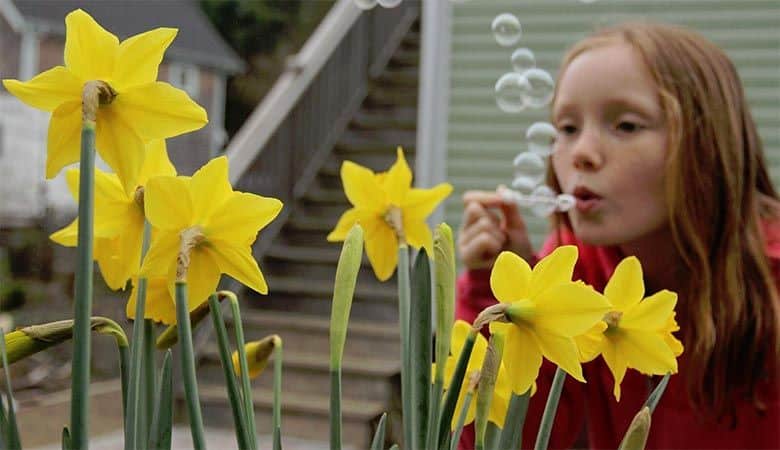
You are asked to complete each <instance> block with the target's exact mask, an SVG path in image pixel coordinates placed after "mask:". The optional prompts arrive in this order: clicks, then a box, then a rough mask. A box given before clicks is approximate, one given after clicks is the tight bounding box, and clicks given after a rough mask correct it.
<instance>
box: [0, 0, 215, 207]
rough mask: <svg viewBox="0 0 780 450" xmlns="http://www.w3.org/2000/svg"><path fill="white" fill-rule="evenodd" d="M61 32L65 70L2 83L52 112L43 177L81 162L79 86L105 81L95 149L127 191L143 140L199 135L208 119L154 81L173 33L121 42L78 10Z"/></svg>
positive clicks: (183, 96) (135, 173) (161, 31)
mask: <svg viewBox="0 0 780 450" xmlns="http://www.w3.org/2000/svg"><path fill="white" fill-rule="evenodd" d="M65 30H66V36H65V58H64V59H65V66H57V67H54V68H53V69H50V70H47V71H46V72H43V73H41V74H39V75H37V76H35V77H34V78H32V79H31V80H29V81H27V82H21V81H18V80H3V85H4V86H5V88H6V89H7V90H8V91H9V92H10V93H11V94H13V95H15V96H16V97H17V98H19V99H20V100H21V101H23V102H24V103H26V104H28V105H30V106H32V107H34V108H38V109H42V110H44V111H49V112H51V113H52V116H51V122H50V124H49V137H48V155H47V159H46V177H47V178H52V177H54V176H55V175H57V173H58V172H59V171H60V169H62V168H63V167H65V166H66V165H68V164H71V163H73V162H76V161H78V159H79V152H80V148H81V128H82V92H83V90H84V85H85V84H86V83H88V82H92V81H100V82H102V83H105V84H107V85H108V90H109V91H110V92H111V95H108V96H105V97H104V98H102V99H101V105H100V108H99V109H98V112H97V121H96V123H97V129H96V147H97V151H98V153H99V154H100V156H101V157H102V158H103V160H104V161H106V163H108V165H109V166H110V167H111V168H112V169H113V170H114V171H115V172H116V173H117V175H119V179H120V181H121V182H122V186H123V188H124V190H125V192H126V193H127V194H131V193H132V191H133V188H134V185H133V183H134V182H135V180H136V179H137V178H138V172H139V171H140V170H141V165H142V164H143V160H144V144H145V142H147V141H150V140H153V139H165V138H169V137H173V136H177V135H179V134H182V133H186V132H189V131H193V130H197V129H199V128H201V127H203V126H204V125H205V124H206V123H207V122H208V120H207V118H206V111H205V110H204V109H203V108H201V107H200V106H198V105H197V104H196V103H195V102H193V101H192V100H191V99H190V98H189V97H188V96H187V94H186V93H185V92H184V91H182V90H180V89H176V88H174V87H172V86H170V85H169V84H167V83H162V82H157V81H156V80H157V70H158V66H159V65H160V62H161V61H162V58H163V54H164V53H165V50H166V49H167V48H168V46H169V45H170V44H171V42H172V41H173V39H174V38H175V37H176V33H177V30H176V29H173V28H158V29H155V30H152V31H148V32H146V33H142V34H138V35H135V36H133V37H130V38H129V39H126V40H124V41H122V42H121V43H120V42H119V40H118V39H117V37H116V36H114V35H113V34H111V33H109V32H108V31H106V30H105V29H104V28H103V27H101V26H100V25H99V24H98V23H97V22H95V20H94V19H93V18H92V17H90V15H89V14H87V13H86V12H84V11H82V10H80V9H79V10H76V11H73V12H71V13H70V14H68V15H67V16H66V18H65Z"/></svg>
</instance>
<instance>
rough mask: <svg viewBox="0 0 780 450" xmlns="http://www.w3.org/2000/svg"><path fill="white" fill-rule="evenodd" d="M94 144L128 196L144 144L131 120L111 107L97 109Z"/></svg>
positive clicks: (137, 174)
mask: <svg viewBox="0 0 780 450" xmlns="http://www.w3.org/2000/svg"><path fill="white" fill-rule="evenodd" d="M95 144H96V147H97V151H98V153H99V154H100V157H101V158H103V160H104V161H105V162H106V164H108V166H109V167H111V168H112V169H114V172H116V174H117V176H119V179H120V180H121V181H122V186H123V187H124V189H125V192H126V193H127V194H128V195H131V194H133V193H134V191H135V188H136V186H138V178H139V174H140V173H141V166H143V163H144V157H145V156H146V146H145V145H144V143H143V141H142V140H141V138H140V137H139V136H138V134H136V132H135V130H134V128H133V125H132V124H131V122H128V121H126V120H125V118H124V117H123V116H121V115H119V114H117V111H116V109H115V108H114V107H113V105H112V106H109V107H106V108H100V109H99V110H98V120H97V130H96V132H95Z"/></svg>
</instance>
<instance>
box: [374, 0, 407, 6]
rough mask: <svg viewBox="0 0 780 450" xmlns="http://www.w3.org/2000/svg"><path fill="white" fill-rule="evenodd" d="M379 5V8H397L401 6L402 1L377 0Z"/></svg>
mask: <svg viewBox="0 0 780 450" xmlns="http://www.w3.org/2000/svg"><path fill="white" fill-rule="evenodd" d="M376 1H377V3H379V6H382V7H384V8H395V7H396V6H398V5H400V4H401V1H402V0H376Z"/></svg>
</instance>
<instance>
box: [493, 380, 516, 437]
mask: <svg viewBox="0 0 780 450" xmlns="http://www.w3.org/2000/svg"><path fill="white" fill-rule="evenodd" d="M500 377H501V375H500V374H499V375H498V377H497V379H496V388H495V389H494V390H493V398H492V399H491V400H490V409H489V410H488V421H490V422H493V423H494V424H496V425H497V426H498V428H504V419H505V418H506V412H507V409H509V397H510V395H511V391H506V392H505V391H503V390H501V389H499V388H498V381H499V380H500ZM505 377H506V375H505Z"/></svg>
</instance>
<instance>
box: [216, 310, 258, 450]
mask: <svg viewBox="0 0 780 450" xmlns="http://www.w3.org/2000/svg"><path fill="white" fill-rule="evenodd" d="M209 307H210V308H211V320H212V322H213V323H214V329H215V330H216V331H217V345H218V347H219V357H220V359H221V360H222V372H223V374H224V375H225V381H226V384H227V386H226V387H227V393H228V398H229V399H230V408H231V410H232V411H233V423H234V424H235V428H236V441H237V443H238V448H241V449H245V448H249V436H248V435H247V431H248V430H247V426H246V414H244V411H243V409H242V408H243V406H242V404H241V394H240V393H239V390H238V384H237V383H236V377H235V375H233V358H232V357H231V356H230V344H229V343H228V336H227V329H226V328H225V322H224V320H223V318H222V310H221V309H220V307H219V300H217V296H216V295H210V296H209ZM239 347H242V345H239Z"/></svg>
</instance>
